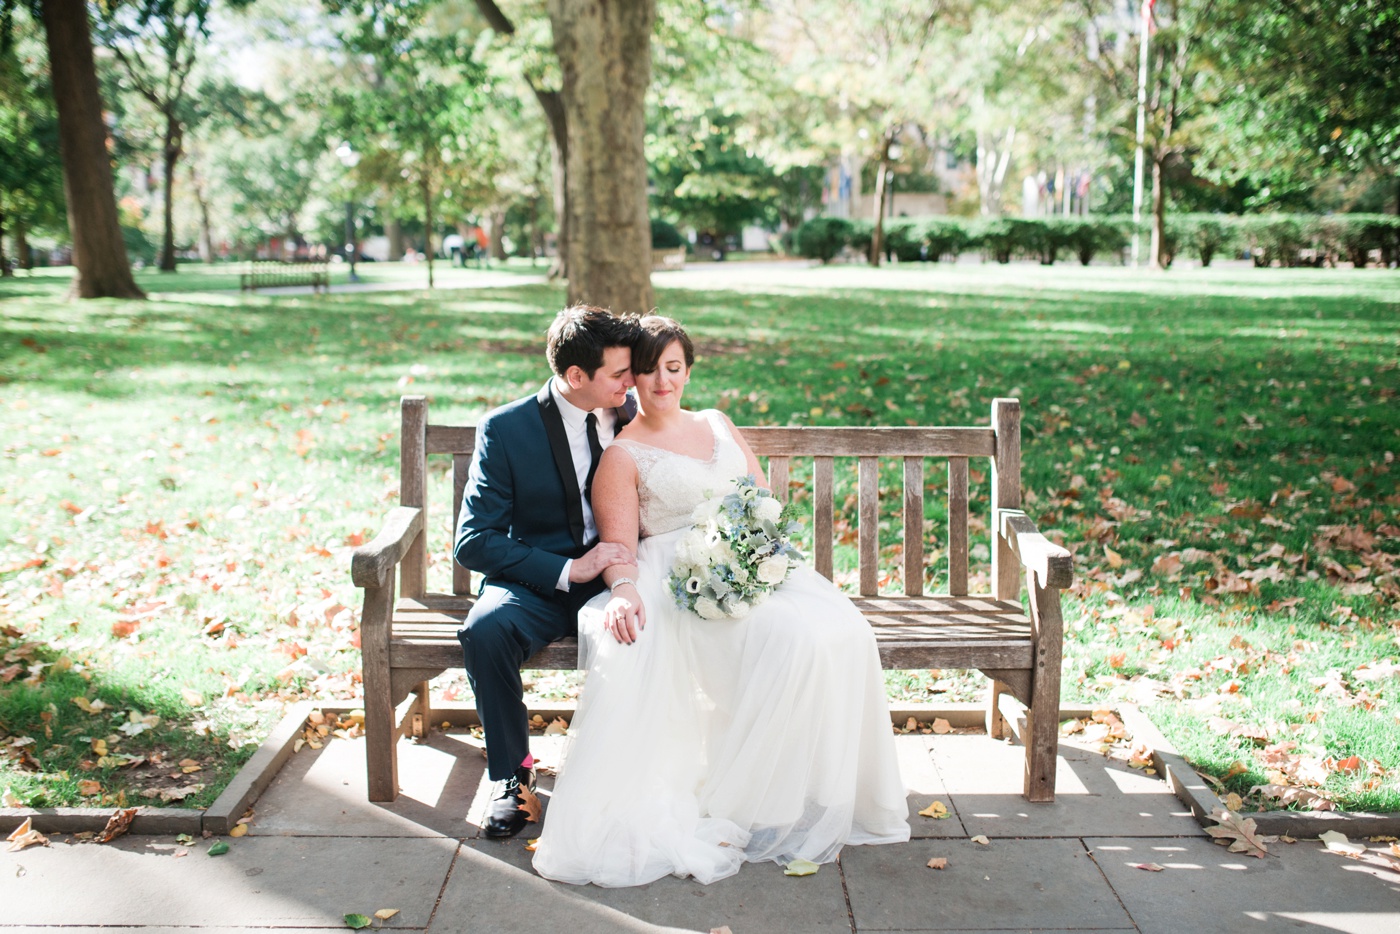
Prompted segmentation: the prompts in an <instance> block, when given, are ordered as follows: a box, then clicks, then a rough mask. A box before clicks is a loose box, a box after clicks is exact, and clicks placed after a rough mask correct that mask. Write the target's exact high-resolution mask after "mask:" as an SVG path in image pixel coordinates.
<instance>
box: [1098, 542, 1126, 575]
mask: <svg viewBox="0 0 1400 934" xmlns="http://www.w3.org/2000/svg"><path fill="white" fill-rule="evenodd" d="M1103 553H1104V557H1106V558H1108V566H1109V567H1111V568H1114V569H1115V570H1116V569H1118V568H1121V567H1122V566H1123V556H1122V555H1120V554H1119V553H1118V552H1116V551H1114V550H1113V549H1112V548H1109V547H1108V546H1107V545H1104V546H1103Z"/></svg>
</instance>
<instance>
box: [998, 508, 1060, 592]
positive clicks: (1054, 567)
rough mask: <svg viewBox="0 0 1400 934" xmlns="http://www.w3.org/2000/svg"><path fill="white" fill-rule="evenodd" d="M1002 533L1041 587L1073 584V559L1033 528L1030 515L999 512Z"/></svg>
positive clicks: (1015, 510) (1012, 511)
mask: <svg viewBox="0 0 1400 934" xmlns="http://www.w3.org/2000/svg"><path fill="white" fill-rule="evenodd" d="M999 519H1000V521H999V522H998V525H999V526H1000V528H1001V534H1002V536H1003V537H1004V538H1005V539H1006V540H1007V541H1008V542H1009V543H1010V544H1011V550H1012V551H1013V552H1014V553H1015V554H1016V559H1017V560H1018V561H1020V562H1021V565H1022V566H1023V567H1025V568H1027V569H1029V570H1031V571H1034V572H1035V576H1036V579H1037V580H1038V581H1039V582H1040V586H1042V587H1053V588H1054V589H1056V590H1064V589H1065V588H1067V587H1069V586H1070V585H1071V584H1072V583H1074V561H1073V560H1072V559H1071V557H1070V553H1069V552H1068V551H1066V550H1065V549H1064V548H1062V547H1060V546H1059V545H1056V544H1055V543H1054V542H1052V541H1050V540H1049V539H1048V538H1046V537H1045V536H1044V535H1041V534H1040V530H1039V529H1037V528H1036V527H1035V523H1034V522H1032V521H1031V518H1030V516H1028V515H1026V514H1025V513H1024V512H1022V511H1021V510H1019V509H1002V510H1000V511H999Z"/></svg>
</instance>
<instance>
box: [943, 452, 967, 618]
mask: <svg viewBox="0 0 1400 934" xmlns="http://www.w3.org/2000/svg"><path fill="white" fill-rule="evenodd" d="M948 593H949V594H950V595H952V596H954V597H963V596H966V595H967V458H966V457H950V458H948Z"/></svg>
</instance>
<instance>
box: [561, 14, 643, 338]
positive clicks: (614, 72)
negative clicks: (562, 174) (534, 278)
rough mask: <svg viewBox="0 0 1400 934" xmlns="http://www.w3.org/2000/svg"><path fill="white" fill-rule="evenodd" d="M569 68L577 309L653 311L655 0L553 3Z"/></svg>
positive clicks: (566, 94)
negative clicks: (647, 141) (649, 113)
mask: <svg viewBox="0 0 1400 934" xmlns="http://www.w3.org/2000/svg"><path fill="white" fill-rule="evenodd" d="M549 18H550V23H551V24H552V26H553V30H554V51H555V53H556V54H557V55H558V56H559V64H560V66H561V69H562V71H563V78H564V80H563V87H564V91H563V98H564V112H565V116H566V120H567V123H568V133H567V138H568V155H567V163H566V172H567V176H568V178H567V186H568V204H567V208H566V216H567V219H568V220H567V223H568V227H567V230H568V234H567V237H566V239H565V241H564V242H565V243H566V245H567V246H566V248H567V250H568V262H569V293H568V300H569V302H570V304H574V303H577V302H587V303H589V304H593V305H600V306H602V307H604V308H611V309H612V310H613V311H616V312H619V313H627V312H637V313H644V312H647V311H650V310H651V308H652V290H651V222H650V219H649V215H648V212H647V164H646V154H645V152H644V150H643V142H644V136H645V130H646V93H647V86H648V84H649V83H650V81H651V32H652V25H653V23H654V22H655V20H656V2H655V0H550V3H549Z"/></svg>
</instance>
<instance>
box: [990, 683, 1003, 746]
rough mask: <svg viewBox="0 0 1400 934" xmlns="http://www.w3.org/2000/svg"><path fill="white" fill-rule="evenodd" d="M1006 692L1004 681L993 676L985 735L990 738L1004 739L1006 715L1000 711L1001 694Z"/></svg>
mask: <svg viewBox="0 0 1400 934" xmlns="http://www.w3.org/2000/svg"><path fill="white" fill-rule="evenodd" d="M1006 693H1008V692H1007V689H1006V683H1005V682H1004V681H998V680H997V679H996V678H993V679H992V690H991V697H990V702H989V703H988V704H987V735H988V736H990V737H991V738H992V739H1006V726H1007V724H1006V717H1005V716H1004V715H1003V714H1002V712H1001V696H1002V695H1003V694H1006Z"/></svg>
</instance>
